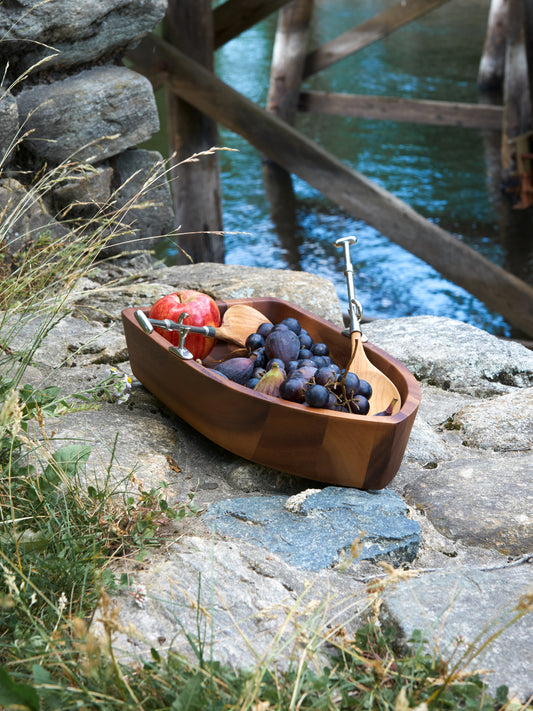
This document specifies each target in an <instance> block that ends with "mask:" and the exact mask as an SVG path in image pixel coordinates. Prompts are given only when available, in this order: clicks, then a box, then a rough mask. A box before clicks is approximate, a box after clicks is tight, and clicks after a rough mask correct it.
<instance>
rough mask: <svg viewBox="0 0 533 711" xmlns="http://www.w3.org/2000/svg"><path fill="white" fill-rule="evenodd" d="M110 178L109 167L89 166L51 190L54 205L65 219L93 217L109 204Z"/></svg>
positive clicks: (111, 171)
mask: <svg viewBox="0 0 533 711" xmlns="http://www.w3.org/2000/svg"><path fill="white" fill-rule="evenodd" d="M112 178H113V168H112V167H111V166H109V165H97V166H91V168H90V169H86V170H83V171H80V173H79V174H78V175H71V176H70V179H69V180H68V181H67V182H66V183H63V184H61V185H58V186H57V187H55V188H53V189H52V197H53V200H54V204H55V205H56V207H57V209H58V210H64V211H65V218H66V219H69V218H71V217H86V216H93V215H94V214H96V213H97V212H98V211H99V210H101V209H102V208H103V207H104V206H105V205H106V204H107V203H108V202H109V199H110V197H111V180H112Z"/></svg>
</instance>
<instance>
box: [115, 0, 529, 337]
mask: <svg viewBox="0 0 533 711" xmlns="http://www.w3.org/2000/svg"><path fill="white" fill-rule="evenodd" d="M448 1H449V0H409V2H399V3H398V4H397V5H394V6H392V7H390V8H389V9H387V10H386V11H385V12H383V13H381V14H379V15H376V17H374V18H371V19H370V20H368V21H367V22H365V23H362V24H361V25H359V26H357V27H355V28H353V29H351V30H349V31H348V32H346V33H344V34H343V35H341V36H340V37H338V38H336V39H334V40H332V41H331V42H328V43H327V44H325V45H323V46H322V47H319V48H317V49H315V50H313V51H311V52H309V51H308V46H307V37H308V28H309V23H310V21H311V16H312V10H313V2H312V0H291V1H288V0H284V1H283V0H227V1H226V2H225V3H224V4H222V5H219V6H218V7H217V8H215V9H214V10H213V11H212V12H211V10H210V7H209V6H210V2H209V0H169V7H168V11H167V21H166V23H165V29H164V32H163V37H159V36H157V35H155V34H151V35H149V36H148V37H146V38H145V39H144V40H143V41H142V43H141V44H140V46H139V47H138V48H137V49H136V50H134V51H133V52H131V53H129V55H128V59H129V60H130V61H132V62H133V64H134V66H135V68H136V69H137V70H138V71H141V72H142V73H144V74H145V75H146V76H148V77H149V78H150V79H151V80H152V82H153V83H154V85H161V84H164V85H165V87H166V89H167V95H168V96H169V97H171V100H172V101H173V102H174V104H173V106H174V107H176V103H177V106H178V107H179V110H180V111H186V112H187V111H188V112H191V111H192V112H193V113H192V117H193V118H192V119H190V120H184V121H183V122H182V123H180V127H179V129H177V128H176V126H177V124H176V122H175V120H173V121H172V123H170V124H169V125H170V126H171V137H170V145H171V146H172V147H174V149H175V148H176V147H179V154H178V156H179V158H181V159H182V160H183V158H184V157H185V154H186V153H188V155H191V154H192V153H194V152H198V151H199V150H205V149H208V148H210V147H211V146H213V145H214V144H215V143H214V141H213V139H214V137H216V124H217V123H220V124H222V125H224V126H225V127H227V128H229V129H230V130H232V131H234V132H236V133H238V134H240V135H241V136H243V137H244V138H245V139H246V140H247V141H248V142H249V143H250V144H251V145H253V146H254V147H255V148H256V149H257V150H258V151H259V152H260V153H261V154H262V155H263V156H264V157H265V158H266V159H267V160H266V161H265V163H264V165H265V168H264V174H265V187H266V190H267V194H268V195H269V199H271V203H272V210H273V212H274V214H277V213H276V197H275V196H276V193H277V189H276V186H280V185H281V186H283V193H284V194H285V195H286V194H287V191H290V190H291V189H292V183H291V175H292V174H294V175H297V176H299V177H300V178H302V179H303V180H305V181H306V182H308V183H309V184H310V185H312V186H313V187H314V188H316V189H317V190H319V191H320V192H321V193H322V194H323V195H324V196H326V197H327V198H329V199H330V200H332V201H333V202H334V203H336V204H337V205H339V206H341V207H342V208H344V209H346V210H348V211H349V212H350V213H351V214H353V215H354V216H355V217H357V218H358V219H361V220H363V221H365V222H366V223H367V224H369V225H371V226H373V227H374V228H376V229H377V230H379V231H380V232H381V233H382V234H384V235H385V236H386V237H388V238H389V239H390V240H392V241H394V242H396V243H398V244H400V245H401V246H402V247H404V248H405V249H407V250H408V251H410V252H411V253H412V254H414V255H416V256H418V257H420V258H421V259H423V260H424V261H426V262H427V263H429V264H430V265H431V266H433V267H434V268H435V269H436V270H437V271H439V272H440V273H441V274H442V275H443V276H444V277H445V278H446V279H449V280H450V281H453V282H454V283H456V284H458V285H460V286H461V287H463V288H465V289H466V290H467V291H469V292H470V293H471V294H473V295H474V296H475V297H477V298H478V299H480V300H482V301H483V302H484V303H485V304H486V305H487V306H488V307H489V308H491V309H493V310H494V311H497V312H498V313H500V314H501V315H502V316H504V317H505V318H506V319H507V320H508V321H509V322H510V323H511V324H512V325H513V326H515V327H516V328H517V329H519V330H521V331H522V332H524V333H525V334H527V335H528V336H533V288H532V287H531V286H529V285H528V284H526V283H525V282H523V281H522V280H520V279H518V278H517V277H515V276H514V275H512V274H510V273H509V272H507V271H505V270H504V269H502V268H500V267H498V266H497V265H495V264H493V263H491V262H490V261H488V260H487V259H485V258H484V257H482V256H481V255H480V254H478V253H477V252H476V251H475V250H473V249H471V248H469V247H467V246H466V245H465V244H464V243H462V242H461V241H460V240H458V239H457V238H455V237H454V236H453V235H451V234H450V233H448V232H446V231H445V230H443V229H441V228H440V227H438V226H437V225H435V224H433V223H431V222H430V221H428V220H426V219H425V218H424V217H422V216H421V215H419V214H418V213H416V212H415V211H414V210H413V209H412V208H410V207H409V206H408V205H407V204H406V203H404V202H402V201H401V200H399V199H398V198H396V197H395V196H393V195H392V194H390V193H388V192H387V191H385V190H383V189H382V188H380V187H379V186H377V185H376V184H374V183H372V182H371V181H370V180H368V179H367V178H366V177H365V176H364V175H362V174H360V173H359V172H357V171H355V170H353V169H352V168H350V167H348V166H347V165H346V164H345V163H343V162H342V161H341V160H339V159H338V158H337V157H335V156H333V155H331V154H329V153H328V152H327V151H325V150H324V149H322V148H321V147H320V146H318V145H317V144H316V143H314V142H313V141H311V140H310V139H309V138H307V137H306V136H304V135H302V134H301V133H300V132H298V131H297V130H296V129H295V128H294V127H293V122H294V117H295V114H296V112H297V111H314V112H324V113H335V114H339V115H342V116H356V117H365V118H372V119H376V120H379V119H386V120H394V121H418V122H423V123H433V124H440V125H443V124H444V125H450V126H471V127H479V128H484V129H489V130H496V131H500V132H501V146H502V149H501V172H502V181H504V182H505V184H506V185H508V186H509V188H510V189H512V190H514V191H515V192H516V197H515V203H516V207H517V209H533V208H532V207H531V206H532V204H533V189H532V188H531V186H532V177H531V164H532V158H533V155H532V140H531V139H532V132H531V100H530V97H531V94H532V91H531V83H532V82H531V78H532V77H533V70H532V66H533V58H532V55H533V48H532V46H533V30H532V28H533V0H492V5H491V11H490V13H489V18H488V28H487V41H486V43H485V48H484V53H483V57H482V58H480V74H479V81H480V85H481V84H482V83H483V86H484V88H486V87H487V86H489V85H490V88H491V89H494V88H495V87H497V88H499V89H500V90H501V92H502V95H503V103H502V105H491V104H475V105H474V104H462V103H457V102H436V101H427V100H414V99H399V98H388V97H370V96H356V95H348V94H331V93H320V92H302V91H301V88H300V87H301V83H302V81H303V79H304V78H305V77H307V76H310V75H311V74H313V73H315V72H317V71H320V70H322V69H324V68H325V67H327V66H330V65H331V64H332V63H334V62H337V61H340V60H341V59H343V58H344V57H346V56H348V55H350V54H353V53H354V52H356V51H359V50H360V49H362V48H363V47H366V46H368V45H369V44H370V43H372V42H376V41H379V40H380V39H382V38H383V37H386V36H387V35H389V34H390V33H391V32H393V31H394V30H396V29H397V28H399V27H401V26H403V25H405V24H406V23H407V22H411V21H413V20H414V19H417V18H418V17H421V16H422V15H424V14H426V13H427V12H430V11H432V10H434V9H436V8H437V7H439V6H441V5H443V4H445V3H446V2H448ZM278 10H279V13H278V28H277V33H276V38H275V43H274V48H273V59H272V67H271V78H270V90H269V95H268V101H267V107H266V109H264V108H262V107H260V106H258V105H256V104H254V103H253V102H251V101H250V100H248V99H247V98H246V97H244V96H242V95H241V94H239V93H238V92H236V91H235V90H233V89H232V88H231V87H229V86H228V85H226V84H225V83H224V82H222V81H221V80H220V79H219V78H218V77H217V76H216V75H215V74H214V72H213V68H212V67H213V52H214V51H215V50H216V48H217V47H220V46H222V44H224V43H225V42H227V41H228V40H230V39H232V38H233V37H235V36H237V35H238V34H239V33H240V32H243V31H244V30H246V29H248V28H249V27H252V26H253V25H254V24H255V23H257V22H259V21H261V20H262V19H264V18H265V17H266V16H268V15H269V14H271V13H272V12H275V11H278ZM178 18H179V23H181V26H182V27H185V28H187V29H186V31H185V32H184V31H183V30H181V31H180V32H177V31H176V29H175V28H176V27H177V26H178V24H179V23H178V22H177V19H178ZM172 28H174V29H172ZM184 35H186V36H185V37H184ZM199 47H200V48H201V49H198V48H199ZM502 47H504V48H505V52H502ZM502 57H503V58H502ZM175 97H177V99H176V98H175ZM173 110H174V109H173ZM198 126H201V130H200V131H199V130H198ZM197 168H198V170H197V171H196V169H197ZM204 171H207V172H204ZM185 179H186V181H187V183H188V185H184V175H183V173H180V182H179V186H180V188H179V189H180V191H182V190H183V191H184V192H183V195H185V196H186V198H185V199H183V198H182V199H179V198H178V199H177V200H176V209H177V223H178V224H179V225H181V226H182V227H183V225H186V230H185V231H188V232H193V231H195V232H198V231H200V232H206V233H208V232H212V233H216V232H222V224H221V218H220V214H221V211H220V209H217V204H219V201H220V189H219V186H218V183H217V179H219V178H218V166H217V164H216V161H212V162H211V164H210V165H209V166H208V167H207V168H206V167H205V166H203V167H200V164H192V166H191V167H190V169H189V167H188V170H187V173H186V174H185ZM278 189H279V188H278ZM195 221H196V229H194V227H195ZM284 224H287V221H286V220H285V222H284ZM180 239H181V238H180ZM213 240H217V241H216V242H214V241H213ZM195 244H196V245H198V244H201V245H202V246H201V248H200V249H198V248H197V247H196V248H194V252H193V254H192V257H193V259H194V261H223V242H222V240H221V239H220V237H213V235H206V238H205V239H204V240H202V242H200V241H199V240H198V238H196V241H195ZM221 245H222V248H221ZM180 246H181V247H182V248H183V249H184V250H185V251H189V249H191V248H192V247H191V241H190V240H189V241H187V237H185V238H184V241H183V242H182V243H180Z"/></svg>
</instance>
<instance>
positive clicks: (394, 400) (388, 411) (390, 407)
mask: <svg viewBox="0 0 533 711" xmlns="http://www.w3.org/2000/svg"><path fill="white" fill-rule="evenodd" d="M397 402H398V398H396V397H393V398H392V400H391V401H390V404H389V405H387V407H386V408H385V409H384V410H382V411H381V412H376V414H375V415H374V417H377V416H378V415H385V416H390V415H392V411H393V410H394V406H395V405H396V403H397Z"/></svg>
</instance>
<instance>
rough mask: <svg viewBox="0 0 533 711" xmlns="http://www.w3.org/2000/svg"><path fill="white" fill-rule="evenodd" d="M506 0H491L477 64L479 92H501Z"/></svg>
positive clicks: (505, 33)
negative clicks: (485, 32)
mask: <svg viewBox="0 0 533 711" xmlns="http://www.w3.org/2000/svg"><path fill="white" fill-rule="evenodd" d="M507 10H508V0H491V3H490V10H489V17H488V20H487V34H486V37H485V43H484V45H483V53H482V55H481V61H480V63H479V70H478V76H477V84H478V87H479V89H480V91H501V88H502V86H503V74H504V67H505V45H506V36H507Z"/></svg>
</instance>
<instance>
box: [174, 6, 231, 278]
mask: <svg viewBox="0 0 533 711" xmlns="http://www.w3.org/2000/svg"><path fill="white" fill-rule="evenodd" d="M163 35H164V37H165V38H166V40H168V42H170V43H171V44H173V45H174V46H176V47H179V48H180V49H181V50H182V51H184V52H185V53H186V54H188V55H189V56H190V57H193V58H194V59H195V60H196V61H197V62H199V63H200V64H202V65H203V66H204V67H206V68H208V69H209V70H211V71H212V70H213V63H214V62H213V24H212V12H211V0H169V3H168V7H167V13H166V16H165V21H164V24H163ZM167 129H168V140H169V148H170V154H171V159H170V162H171V165H172V184H171V187H172V192H173V197H174V210H175V213H176V226H177V228H178V231H179V233H180V234H179V235H178V236H177V237H176V238H174V239H175V241H176V244H177V246H178V253H177V263H178V264H188V263H190V262H191V261H192V262H224V238H223V234H222V228H223V225H222V207H221V194H222V193H221V186H220V173H219V166H218V156H217V154H216V153H215V154H212V155H206V156H202V157H199V159H198V160H197V161H195V162H192V161H191V160H190V159H191V156H192V155H194V154H197V153H201V152H202V151H206V150H209V149H210V148H212V147H213V146H216V145H218V131H217V125H216V122H215V121H213V120H212V119H211V118H209V117H208V116H207V115H206V114H204V113H203V112H202V111H199V110H198V109H197V108H195V107H194V106H192V105H191V104H190V103H188V102H187V101H185V100H184V99H183V98H181V97H180V96H178V95H176V94H175V93H174V92H173V91H172V88H171V87H168V85H167ZM173 154H174V155H173Z"/></svg>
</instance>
